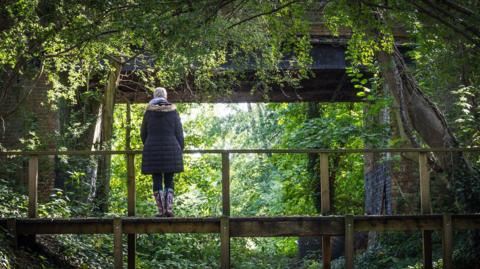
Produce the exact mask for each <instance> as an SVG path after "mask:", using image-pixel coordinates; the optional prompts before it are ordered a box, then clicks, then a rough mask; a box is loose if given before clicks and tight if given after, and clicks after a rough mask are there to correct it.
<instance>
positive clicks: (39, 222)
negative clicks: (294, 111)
mask: <svg viewBox="0 0 480 269" xmlns="http://www.w3.org/2000/svg"><path fill="white" fill-rule="evenodd" d="M449 216H450V218H451V226H452V229H453V230H466V229H469V230H470V229H480V214H468V215H449ZM226 218H228V220H229V228H230V237H285V236H322V235H328V236H335V235H344V234H345V218H346V217H344V216H326V217H323V216H320V217H307V216H291V217H226ZM119 219H121V223H122V224H121V225H122V233H123V234H152V233H220V222H221V217H207V218H205V217H203V218H192V217H189V218H179V217H176V218H150V217H122V218H119ZM352 219H353V223H354V227H355V228H354V230H355V231H356V232H361V231H374V232H387V231H421V230H442V229H443V225H444V223H443V219H444V215H439V214H437V215H397V216H353V217H352ZM9 220H10V221H11V220H12V219H11V218H10V219H9V218H0V225H1V226H4V227H6V228H7V223H8V221H9ZM13 220H15V225H16V227H15V228H16V232H17V234H19V235H27V234H112V233H113V221H114V218H70V219H48V218H16V219H13Z"/></svg>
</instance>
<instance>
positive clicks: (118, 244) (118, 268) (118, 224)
mask: <svg viewBox="0 0 480 269" xmlns="http://www.w3.org/2000/svg"><path fill="white" fill-rule="evenodd" d="M113 255H114V256H113V258H114V259H113V261H114V266H113V267H114V268H115V269H122V268H123V251H122V219H120V218H114V219H113Z"/></svg>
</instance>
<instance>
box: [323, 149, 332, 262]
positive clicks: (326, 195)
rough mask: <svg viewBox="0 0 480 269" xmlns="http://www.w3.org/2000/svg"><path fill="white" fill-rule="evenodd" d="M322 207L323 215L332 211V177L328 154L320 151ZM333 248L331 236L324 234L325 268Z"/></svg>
mask: <svg viewBox="0 0 480 269" xmlns="http://www.w3.org/2000/svg"><path fill="white" fill-rule="evenodd" d="M320 199H321V200H320V207H321V213H322V215H323V216H326V215H328V214H329V213H330V179H329V176H328V154H327V153H320ZM331 257H332V250H331V247H330V236H326V235H324V236H322V259H323V268H324V269H330V266H331V265H330V260H331Z"/></svg>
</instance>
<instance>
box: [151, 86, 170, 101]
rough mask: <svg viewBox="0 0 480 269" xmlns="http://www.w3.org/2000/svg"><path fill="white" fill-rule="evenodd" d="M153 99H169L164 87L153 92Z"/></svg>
mask: <svg viewBox="0 0 480 269" xmlns="http://www.w3.org/2000/svg"><path fill="white" fill-rule="evenodd" d="M153 98H165V99H167V90H166V89H165V88H163V87H157V88H155V91H154V92H153Z"/></svg>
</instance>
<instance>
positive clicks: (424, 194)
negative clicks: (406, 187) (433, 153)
mask: <svg viewBox="0 0 480 269" xmlns="http://www.w3.org/2000/svg"><path fill="white" fill-rule="evenodd" d="M418 166H419V174H420V206H421V213H422V214H431V212H432V209H431V198H430V175H429V173H428V165H427V153H425V152H420V153H419V155H418ZM422 239H423V240H422V243H423V268H424V269H432V268H433V258H432V231H428V230H423V231H422Z"/></svg>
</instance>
